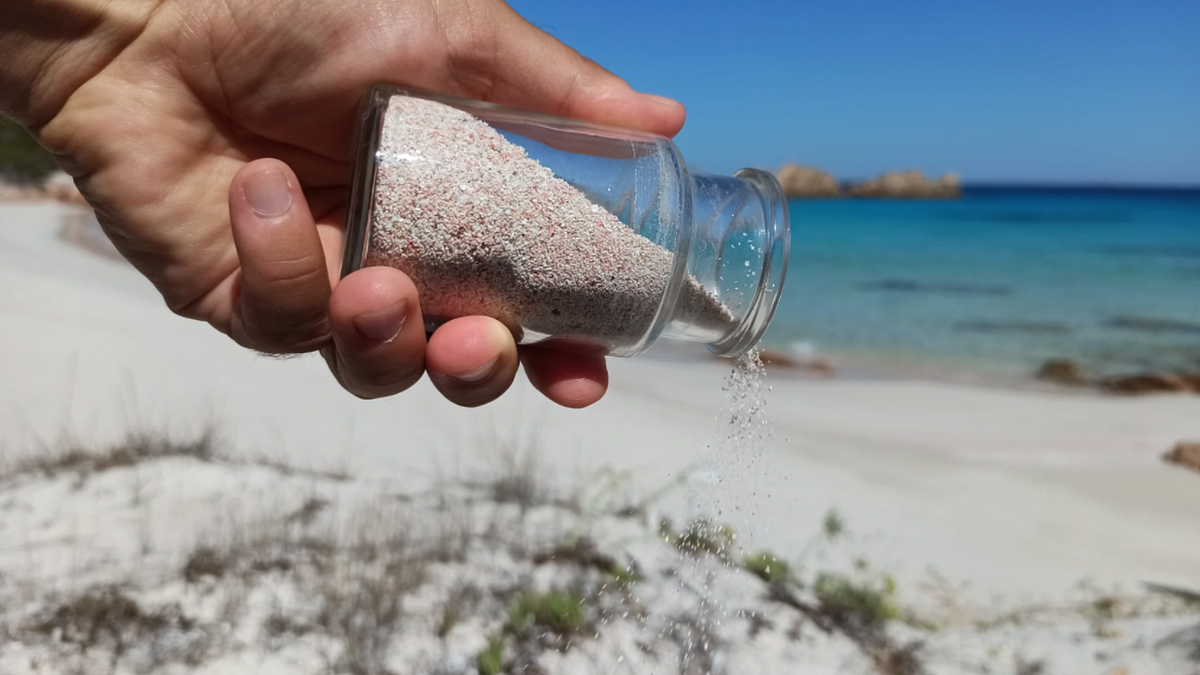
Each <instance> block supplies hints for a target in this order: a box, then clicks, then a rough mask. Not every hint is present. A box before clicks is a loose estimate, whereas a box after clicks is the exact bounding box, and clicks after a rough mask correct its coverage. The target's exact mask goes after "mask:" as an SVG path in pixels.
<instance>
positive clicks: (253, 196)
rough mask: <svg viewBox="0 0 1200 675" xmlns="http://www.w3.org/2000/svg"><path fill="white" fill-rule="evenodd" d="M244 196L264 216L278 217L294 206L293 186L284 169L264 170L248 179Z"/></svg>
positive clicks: (243, 192)
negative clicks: (289, 183)
mask: <svg viewBox="0 0 1200 675" xmlns="http://www.w3.org/2000/svg"><path fill="white" fill-rule="evenodd" d="M242 196H243V197H245V198H246V203H247V204H249V205H250V208H251V209H252V210H253V211H254V212H255V213H257V214H258V215H260V216H262V217H263V218H276V217H278V216H282V215H283V214H285V213H287V212H288V210H290V209H291V208H292V188H291V186H289V185H288V180H287V176H285V175H283V172H282V171H276V170H271V171H264V172H262V173H259V174H255V175H253V176H250V177H249V178H247V179H246V182H245V183H243V184H242Z"/></svg>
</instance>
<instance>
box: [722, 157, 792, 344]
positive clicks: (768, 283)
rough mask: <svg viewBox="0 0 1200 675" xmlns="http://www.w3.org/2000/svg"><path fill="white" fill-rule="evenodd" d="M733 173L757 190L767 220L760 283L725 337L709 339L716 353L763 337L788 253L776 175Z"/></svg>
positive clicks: (783, 203) (784, 212) (786, 219)
mask: <svg viewBox="0 0 1200 675" xmlns="http://www.w3.org/2000/svg"><path fill="white" fill-rule="evenodd" d="M734 177H736V178H741V179H742V180H745V181H747V182H748V183H750V184H751V185H753V186H754V188H755V189H756V190H757V191H758V193H759V197H760V200H761V205H762V209H763V222H764V223H766V238H765V241H764V249H765V251H764V255H763V258H762V272H761V277H760V278H761V279H762V280H763V282H762V283H760V284H759V285H758V289H757V291H756V292H755V295H754V298H753V299H752V300H751V301H750V307H749V310H748V311H747V312H746V314H745V316H744V317H743V318H742V320H741V321H740V322H739V323H738V325H737V326H736V327H735V328H734V329H733V330H732V331H730V332H729V334H728V335H726V336H725V337H724V338H722V339H721V340H719V341H717V342H710V343H708V344H707V345H706V346H707V347H708V350H709V351H710V352H712V353H713V354H716V355H717V356H724V357H728V358H736V357H739V356H741V355H743V354H745V353H746V352H748V351H750V349H751V348H752V347H754V345H756V344H758V341H759V340H760V339H761V338H762V336H763V333H765V332H766V330H767V326H769V325H770V324H771V318H772V317H773V316H775V308H776V307H778V305H779V298H780V296H781V295H782V293H783V284H784V280H785V278H786V277H787V266H788V258H789V257H790V253H791V219H790V217H789V214H788V204H787V197H786V196H785V195H784V193H783V186H781V185H780V184H779V181H778V180H777V179H776V178H775V176H774V175H773V174H771V173H769V172H767V171H759V170H758V169H742V170H740V171H738V172H737V173H735V174H734Z"/></svg>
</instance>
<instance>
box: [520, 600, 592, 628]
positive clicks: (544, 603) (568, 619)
mask: <svg viewBox="0 0 1200 675" xmlns="http://www.w3.org/2000/svg"><path fill="white" fill-rule="evenodd" d="M583 601H584V599H583V597H582V596H579V595H575V594H573V593H566V592H563V591H550V592H548V593H534V592H529V593H526V594H524V595H522V596H521V597H520V598H519V599H518V600H517V602H516V604H515V605H513V606H512V609H510V610H509V612H508V629H509V630H510V631H512V632H514V633H519V632H521V631H523V630H525V629H527V628H529V627H531V626H537V627H539V628H544V629H546V630H549V631H551V632H554V633H557V634H559V635H573V634H575V633H578V632H580V631H581V630H583V628H584V627H585V626H586V625H587V613H586V612H585V611H584V607H583Z"/></svg>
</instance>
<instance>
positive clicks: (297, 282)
mask: <svg viewBox="0 0 1200 675" xmlns="http://www.w3.org/2000/svg"><path fill="white" fill-rule="evenodd" d="M12 1H14V2H16V3H17V6H18V9H17V10H16V19H15V21H16V23H15V24H14V25H16V26H17V27H18V29H19V27H20V25H21V20H22V19H24V21H25V22H26V23H29V22H31V21H34V22H36V16H35V15H36V11H35V10H31V9H30V6H31V5H30V4H29V3H32V6H34V7H36V6H37V4H38V0H12ZM56 2H75V3H78V4H79V7H76V10H77V12H76V13H75V14H74V15H73V16H74V17H75V18H76V19H78V20H77V21H75V22H74V23H75V25H77V26H79V27H89V28H88V30H87V31H84V30H83V29H82V28H80V29H79V30H76V31H74V32H73V33H72V32H71V31H68V30H65V29H66V28H68V27H69V24H70V23H71V22H70V21H66V20H64V21H60V22H59V23H57V24H55V25H58V26H61V28H60V30H63V31H64V32H67V33H71V36H70V37H69V38H68V37H63V38H62V46H61V48H60V49H56V50H51V51H48V52H46V56H45V61H44V67H41V68H40V69H41V71H42V72H44V73H45V75H44V76H43V77H42V78H41V79H40V80H38V81H36V82H32V85H31V86H27V87H26V88H25V96H24V97H23V98H21V99H20V100H23V101H25V105H24V106H20V105H18V104H10V106H9V107H10V108H15V110H10V112H13V113H14V114H17V115H18V117H19V118H21V119H23V120H24V121H25V122H26V123H28V124H30V126H31V127H32V128H33V129H35V131H37V133H38V136H39V138H40V140H41V141H42V142H43V143H44V144H45V145H46V146H47V147H48V148H50V149H51V150H52V151H53V152H55V153H56V154H57V155H58V156H59V157H60V159H61V161H62V163H63V165H64V166H65V167H66V169H67V170H68V171H69V172H70V173H71V174H72V175H74V176H75V177H76V180H77V183H78V185H79V186H80V189H81V190H82V191H83V193H84V195H85V196H86V197H87V198H88V200H89V201H90V202H91V203H92V204H93V205H94V206H95V207H96V209H97V213H98V216H99V219H100V222H101V224H102V225H103V227H104V229H105V231H106V232H107V233H108V235H109V237H110V238H111V239H112V240H113V242H114V243H115V244H116V246H117V248H118V249H119V250H120V251H121V252H122V253H123V254H124V255H125V257H126V258H128V259H129V260H130V262H132V263H133V264H134V265H135V266H136V267H137V268H138V269H139V270H140V271H141V272H142V273H143V274H145V275H146V276H147V277H148V278H149V279H150V280H151V281H152V282H153V283H154V285H155V286H156V287H157V288H158V290H159V291H160V292H161V293H162V295H163V297H164V299H165V300H166V302H167V304H168V306H169V307H170V308H171V309H172V310H174V311H175V312H177V313H179V314H181V315H183V316H187V317H190V318H194V319H199V320H202V321H207V322H208V323H210V324H211V325H212V326H213V327H215V328H217V329H218V330H220V331H222V332H223V333H226V334H227V335H229V336H230V337H232V338H233V339H234V340H235V341H237V342H238V343H239V344H241V345H243V346H245V347H248V348H251V349H255V350H259V351H262V352H267V353H273V354H288V353H303V352H310V351H320V352H321V353H322V354H323V355H324V357H325V359H326V361H327V362H328V364H329V367H330V369H331V370H332V371H333V374H334V375H335V376H336V377H337V379H338V381H339V382H340V383H341V384H342V386H344V387H345V388H346V389H348V390H349V391H351V392H353V393H354V394H356V395H358V396H362V397H365V398H374V397H380V396H388V395H391V394H395V393H397V392H400V391H403V390H404V389H407V388H408V387H410V386H411V385H412V384H413V383H415V382H416V381H417V380H419V379H420V377H421V376H422V374H423V372H425V371H428V372H429V375H430V379H431V380H432V382H433V384H434V385H435V386H436V387H437V388H438V390H439V391H441V392H442V393H443V394H444V395H445V396H446V397H447V398H449V399H450V400H452V401H454V402H456V403H459V404H462V405H480V404H483V403H486V402H489V401H491V400H493V399H495V398H496V397H498V396H499V395H500V394H502V393H503V392H504V391H505V390H506V389H507V388H508V387H509V385H510V384H511V383H512V381H513V379H514V377H515V375H516V371H517V368H518V361H520V362H521V363H523V364H524V367H525V370H526V373H527V374H528V377H529V379H530V381H531V382H532V384H533V385H534V386H535V387H536V388H537V389H538V390H539V391H541V392H542V393H543V394H545V395H546V396H547V397H549V398H550V399H551V400H553V401H555V402H557V403H559V404H562V405H565V406H569V407H583V406H586V405H590V404H591V403H594V402H595V401H597V400H599V398H600V397H601V396H602V395H603V394H604V391H605V388H606V387H607V371H606V367H605V363H604V359H603V357H599V356H587V355H576V354H566V353H562V352H556V351H553V350H549V349H538V348H524V347H523V348H521V349H520V350H518V348H517V346H516V344H515V343H514V341H513V337H512V335H511V334H510V333H509V332H508V330H507V329H505V328H504V326H503V325H502V324H500V323H499V322H498V321H495V320H494V319H490V318H487V317H466V318H460V319H455V320H453V321H450V322H447V323H446V324H444V325H443V326H441V327H440V328H438V330H437V331H435V332H434V333H433V334H432V336H430V337H429V338H428V341H427V340H426V334H425V328H424V321H423V320H422V317H421V309H420V302H419V298H418V297H417V291H416V288H415V287H414V285H413V283H412V281H411V280H410V279H409V278H408V277H407V276H406V275H405V274H404V273H402V272H400V271H398V270H394V269H390V268H383V267H376V268H367V269H363V270H359V271H357V272H355V273H354V274H351V275H349V276H348V277H346V278H345V279H340V280H339V278H338V275H339V271H340V263H341V252H342V246H343V240H344V232H343V225H344V212H345V205H346V204H345V203H346V199H347V196H348V189H347V184H348V180H349V175H350V167H349V163H350V148H351V142H352V136H353V133H354V125H355V122H356V114H355V113H356V109H357V106H358V102H359V99H360V97H361V95H362V94H363V92H364V91H365V90H366V89H367V88H368V87H369V86H370V85H372V84H375V83H377V82H396V83H399V84H407V85H410V86H414V87H419V88H424V89H429V90H433V91H438V92H442V93H448V94H455V95H460V96H465V97H469V98H477V99H483V100H489V101H494V102H498V103H504V104H509V105H513V106H516V107H521V108H526V109H531V110H536V111H542V112H549V113H554V114H559V115H564V116H568V117H575V118H579V119H584V120H589V121H593V122H600V123H606V124H611V125H618V126H625V127H630V128H636V129H642V130H646V131H651V132H655V133H659V134H664V135H673V134H674V133H676V132H677V131H678V130H679V128H680V126H682V124H683V118H684V110H683V108H682V106H680V105H679V104H678V103H675V102H673V101H667V100H665V99H660V98H658V97H653V96H647V95H642V94H638V93H635V92H634V91H633V90H632V89H630V88H629V87H628V85H626V84H625V83H624V82H623V81H621V80H620V79H618V78H616V77H615V76H613V75H611V74H609V73H608V72H606V71H604V70H603V69H601V68H600V67H599V66H597V65H595V64H594V63H592V62H590V61H588V60H586V59H584V58H583V57H581V56H580V55H579V54H577V53H576V52H574V51H573V50H571V49H569V48H567V47H565V46H564V45H562V44H561V43H559V42H558V41H556V40H555V39H554V38H552V37H550V36H548V35H546V34H545V33H543V32H542V31H540V30H539V29H537V28H535V27H534V26H532V25H530V24H529V23H527V22H526V21H525V20H524V19H522V18H521V17H519V16H518V15H517V14H516V13H515V12H513V11H512V10H511V9H510V8H509V7H508V6H507V5H505V4H504V3H503V2H501V1H500V0H441V1H434V0H353V1H349V0H161V1H153V0H142V3H143V4H141V5H138V4H137V3H126V4H124V5H121V3H116V5H118V6H120V10H116V9H114V8H113V6H112V3H105V2H103V1H102V0H56ZM22 3H25V4H24V5H23V6H24V9H25V11H26V14H22V9H21V8H20V7H21V6H22ZM133 6H137V7H141V8H142V9H143V10H144V11H137V10H134V9H132V8H131V7H133ZM4 11H10V12H11V11H12V9H11V8H10V9H9V10H2V9H0V14H2V13H3V12H4ZM31 12H32V13H31ZM30 17H34V18H32V19H31V18H30ZM89 17H90V18H89ZM0 18H2V17H0ZM3 32H4V29H0V57H4V56H5V50H4V45H5V42H4V39H3V36H2V33H3ZM80 35H83V36H84V37H80ZM10 44H12V42H11V41H10ZM17 44H18V45H19V44H21V43H20V42H17ZM30 49H32V48H30ZM10 50H11V51H14V52H18V55H19V48H18V47H10ZM40 55H41V53H39V56H40ZM64 61H66V63H65V64H64ZM11 62H17V63H19V61H11ZM31 62H37V61H35V60H31V59H26V60H25V64H26V68H28V67H29V66H28V64H29V63H31ZM13 67H15V66H9V68H10V69H11V68H13ZM3 68H4V66H2V65H0V105H3V104H4V102H5V101H6V99H7V100H9V101H10V102H11V101H13V100H17V99H15V98H14V95H13V93H12V91H11V89H12V88H13V86H14V85H13V84H11V83H12V82H15V81H17V80H15V79H14V78H12V77H8V78H5V77H4V75H5V73H4V72H3ZM10 74H11V73H10ZM5 82H9V83H10V84H9V86H8V89H9V91H7V92H6V91H3V89H4V84H5Z"/></svg>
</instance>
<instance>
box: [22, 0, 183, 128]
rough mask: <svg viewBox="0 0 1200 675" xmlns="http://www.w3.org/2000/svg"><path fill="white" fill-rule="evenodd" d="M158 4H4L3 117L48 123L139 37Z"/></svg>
mask: <svg viewBox="0 0 1200 675" xmlns="http://www.w3.org/2000/svg"><path fill="white" fill-rule="evenodd" d="M160 2H161V0H116V1H113V0H2V1H0V113H3V114H5V115H8V116H10V117H13V118H14V119H16V120H17V121H18V122H21V123H22V124H25V125H26V126H30V127H33V128H37V127H40V126H42V125H43V124H45V123H46V122H47V121H49V120H50V119H51V118H52V117H54V115H55V114H56V113H57V112H58V111H59V110H60V109H61V108H62V106H63V104H65V103H66V100H67V99H68V98H70V96H71V94H72V93H73V92H74V91H75V90H76V89H78V88H79V87H80V86H82V85H83V84H84V83H85V82H87V81H88V80H89V79H91V78H92V77H93V76H95V75H96V74H97V73H99V72H100V71H101V70H103V69H104V67H105V66H107V65H108V64H109V63H110V62H111V61H112V60H113V59H114V58H116V56H117V55H118V54H120V53H121V51H122V50H123V49H124V48H125V47H126V46H128V45H129V44H130V43H131V42H133V40H134V39H136V38H137V36H138V35H139V34H140V33H141V31H142V29H143V28H144V27H145V25H146V22H147V21H148V20H149V18H150V16H151V15H152V14H153V12H154V9H155V8H156V7H157V6H158V5H159V4H160Z"/></svg>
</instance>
